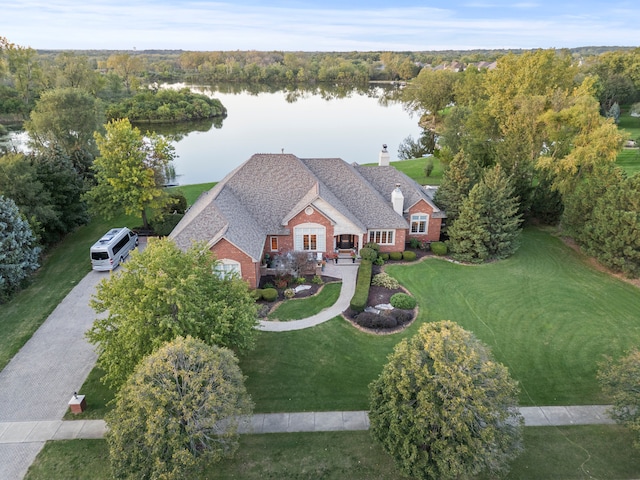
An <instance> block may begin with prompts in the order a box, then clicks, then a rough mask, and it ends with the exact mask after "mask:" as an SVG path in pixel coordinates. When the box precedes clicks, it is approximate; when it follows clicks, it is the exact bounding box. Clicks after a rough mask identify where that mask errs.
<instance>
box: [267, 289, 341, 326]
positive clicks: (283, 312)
mask: <svg viewBox="0 0 640 480" xmlns="http://www.w3.org/2000/svg"><path fill="white" fill-rule="evenodd" d="M341 288H342V283H340V282H334V283H327V284H326V285H324V286H323V287H322V290H320V291H319V292H318V293H317V294H316V295H313V296H312V297H307V298H294V299H291V300H287V301H286V302H283V303H281V304H280V305H278V306H277V307H276V308H275V309H274V310H273V311H272V312H271V313H270V314H269V319H271V320H275V319H277V320H300V319H301V318H307V317H311V316H312V315H315V314H316V313H320V312H321V311H322V310H324V309H325V308H328V307H330V306H331V305H333V304H334V303H336V301H337V300H338V297H339V296H340V289H341Z"/></svg>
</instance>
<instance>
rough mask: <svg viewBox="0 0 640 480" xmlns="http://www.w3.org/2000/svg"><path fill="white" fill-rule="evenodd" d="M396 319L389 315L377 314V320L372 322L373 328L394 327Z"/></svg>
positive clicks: (396, 324) (396, 323)
mask: <svg viewBox="0 0 640 480" xmlns="http://www.w3.org/2000/svg"><path fill="white" fill-rule="evenodd" d="M397 326H398V321H397V320H396V319H395V318H393V317H392V316H389V315H384V314H382V315H378V321H377V322H374V323H373V328H396V327H397Z"/></svg>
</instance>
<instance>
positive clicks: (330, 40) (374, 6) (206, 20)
mask: <svg viewBox="0 0 640 480" xmlns="http://www.w3.org/2000/svg"><path fill="white" fill-rule="evenodd" d="M0 36H2V37H6V38H7V39H8V40H9V41H10V42H12V43H15V44H18V45H21V46H25V47H32V48H35V49H52V50H83V49H109V50H134V49H135V50H149V49H167V50H204V51H207V50H209V51H211V50H284V51H424V50H448V49H455V50H471V49H493V48H497V49H500V48H523V49H530V48H572V47H581V46H640V8H638V4H637V0H633V1H627V0H611V1H597V2H595V1H591V0H582V1H575V0H570V1H563V0H523V1H519V2H508V1H503V0H468V1H456V0H449V1H441V0H433V1H419V0H387V1H384V2H383V1H381V0H370V1H364V0H355V1H350V0H344V1H339V0H327V1H316V2H309V1H298V0H276V1H267V2H265V1H258V0H230V1H220V2H218V1H208V0H189V1H183V0H96V1H94V0H84V1H78V0H7V1H6V2H3V5H2V7H1V8H0Z"/></svg>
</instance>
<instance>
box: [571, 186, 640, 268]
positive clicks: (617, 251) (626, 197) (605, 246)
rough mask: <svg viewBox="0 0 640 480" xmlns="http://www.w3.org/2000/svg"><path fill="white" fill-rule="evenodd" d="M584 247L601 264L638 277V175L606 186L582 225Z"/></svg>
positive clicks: (639, 213)
mask: <svg viewBox="0 0 640 480" xmlns="http://www.w3.org/2000/svg"><path fill="white" fill-rule="evenodd" d="M583 237H584V247H585V250H586V252H587V253H589V254H590V255H593V256H595V257H596V258H597V259H598V260H599V261H600V262H601V263H603V264H604V265H606V266H607V267H609V268H612V269H614V270H616V271H619V272H623V273H625V274H627V275H629V276H633V277H638V276H640V174H636V175H634V176H633V177H631V178H627V179H623V180H620V182H618V183H616V184H614V185H612V186H609V187H608V188H607V189H606V191H605V192H604V193H603V194H602V196H600V197H599V198H598V199H597V202H596V205H595V207H594V209H593V212H592V215H591V218H590V221H589V222H588V223H587V224H586V225H585V228H584V235H583Z"/></svg>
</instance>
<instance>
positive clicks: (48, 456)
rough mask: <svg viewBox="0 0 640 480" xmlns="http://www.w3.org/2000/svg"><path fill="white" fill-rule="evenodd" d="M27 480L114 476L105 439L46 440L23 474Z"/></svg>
mask: <svg viewBox="0 0 640 480" xmlns="http://www.w3.org/2000/svg"><path fill="white" fill-rule="evenodd" d="M24 478H25V479H28V480H35V479H42V480H69V479H78V480H79V479H85V478H86V479H89V478H91V479H94V480H103V479H104V480H107V479H110V478H111V467H110V466H109V448H108V447H107V442H105V441H104V440H60V441H55V442H47V443H46V444H45V446H44V448H43V449H42V451H41V452H40V453H39V454H38V456H37V457H36V459H35V461H34V462H33V464H32V465H31V466H30V467H29V470H28V471H27V474H26V475H25V477H24Z"/></svg>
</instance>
